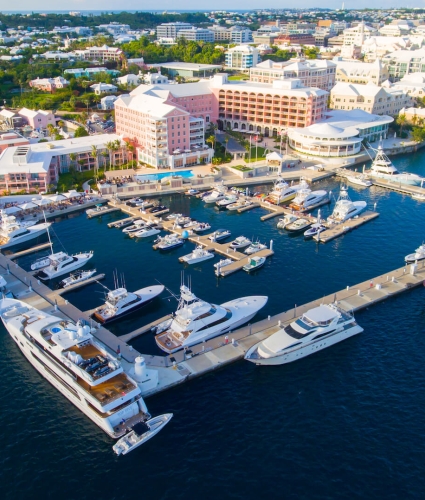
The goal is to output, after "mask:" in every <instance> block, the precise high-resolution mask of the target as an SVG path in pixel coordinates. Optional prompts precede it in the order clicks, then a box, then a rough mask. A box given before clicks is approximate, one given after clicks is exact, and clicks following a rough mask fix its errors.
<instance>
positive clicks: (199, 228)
mask: <svg viewBox="0 0 425 500" xmlns="http://www.w3.org/2000/svg"><path fill="white" fill-rule="evenodd" d="M192 229H193V230H194V231H195V233H204V232H205V231H209V230H210V229H211V226H210V224H208V222H198V224H196V226H194V227H193V228H192Z"/></svg>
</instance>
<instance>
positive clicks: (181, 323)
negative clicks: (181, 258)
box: [155, 285, 268, 353]
mask: <svg viewBox="0 0 425 500" xmlns="http://www.w3.org/2000/svg"><path fill="white" fill-rule="evenodd" d="M267 300H268V297H265V296H251V297H241V298H239V299H235V300H231V301H229V302H225V303H224V304H221V305H216V304H210V303H208V302H206V301H204V300H201V299H199V298H198V297H196V295H195V294H194V293H193V292H192V291H191V290H190V289H189V288H188V287H187V286H185V285H182V286H181V287H180V300H179V305H178V307H177V311H176V312H175V313H174V317H173V320H172V322H171V325H170V326H169V327H168V328H167V330H166V331H164V332H163V333H160V334H158V335H156V336H155V341H156V343H157V345H158V347H160V349H162V350H163V351H165V352H167V353H173V352H176V351H178V350H180V349H182V348H184V347H190V346H193V345H196V344H199V343H200V342H204V341H206V340H209V339H211V338H213V337H216V336H217V335H222V334H224V333H227V332H228V331H230V330H233V329H235V328H237V327H238V326H241V325H243V324H244V323H247V322H248V321H249V320H251V319H252V318H253V317H254V316H255V315H256V314H257V312H258V311H259V310H260V309H261V308H262V307H264V306H265V305H266V303H267Z"/></svg>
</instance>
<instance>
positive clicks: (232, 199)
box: [215, 194, 239, 209]
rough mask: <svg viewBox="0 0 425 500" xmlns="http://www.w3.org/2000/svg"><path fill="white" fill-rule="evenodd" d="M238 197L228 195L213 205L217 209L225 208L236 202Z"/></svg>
mask: <svg viewBox="0 0 425 500" xmlns="http://www.w3.org/2000/svg"><path fill="white" fill-rule="evenodd" d="M238 199H239V198H238V196H237V195H235V194H228V195H226V196H225V197H224V198H223V199H222V200H219V201H216V202H215V204H216V205H217V207H218V208H220V209H221V208H227V207H228V206H229V205H232V204H233V203H236V202H237V201H238Z"/></svg>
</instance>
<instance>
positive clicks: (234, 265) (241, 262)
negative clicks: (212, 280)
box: [220, 248, 274, 277]
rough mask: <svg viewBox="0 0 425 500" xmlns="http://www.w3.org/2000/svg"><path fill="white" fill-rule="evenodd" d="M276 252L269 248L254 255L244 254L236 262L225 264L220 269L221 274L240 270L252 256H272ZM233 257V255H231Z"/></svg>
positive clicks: (226, 274) (224, 274)
mask: <svg viewBox="0 0 425 500" xmlns="http://www.w3.org/2000/svg"><path fill="white" fill-rule="evenodd" d="M273 254H274V252H273V250H271V249H269V248H267V249H264V250H260V251H259V252H256V253H254V254H252V255H246V254H242V255H243V257H242V258H240V259H238V260H236V261H235V262H232V263H231V264H229V265H228V266H225V267H223V268H221V269H220V276H222V277H225V276H228V275H229V274H233V273H235V272H237V271H240V270H241V269H242V268H243V267H244V266H245V265H246V264H248V262H249V261H250V260H251V258H252V257H254V256H256V257H266V258H267V257H271V256H272V255H273ZM229 257H231V255H229Z"/></svg>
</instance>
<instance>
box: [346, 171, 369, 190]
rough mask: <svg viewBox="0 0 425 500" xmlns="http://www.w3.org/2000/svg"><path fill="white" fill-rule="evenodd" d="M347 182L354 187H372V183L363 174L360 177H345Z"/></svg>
mask: <svg viewBox="0 0 425 500" xmlns="http://www.w3.org/2000/svg"><path fill="white" fill-rule="evenodd" d="M347 181H348V182H351V184H355V185H356V186H362V187H370V186H372V184H373V183H372V181H371V180H370V179H368V178H367V177H366V176H365V175H364V174H362V175H347Z"/></svg>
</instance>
